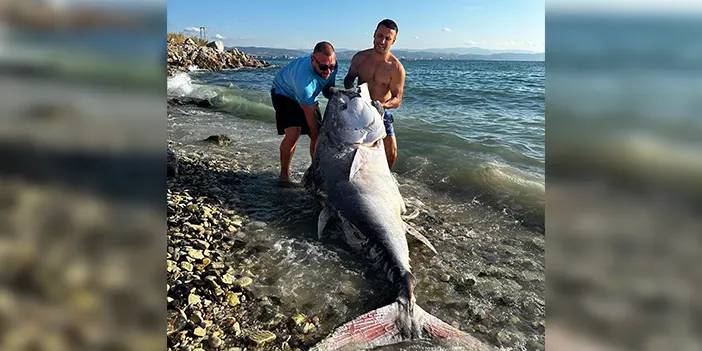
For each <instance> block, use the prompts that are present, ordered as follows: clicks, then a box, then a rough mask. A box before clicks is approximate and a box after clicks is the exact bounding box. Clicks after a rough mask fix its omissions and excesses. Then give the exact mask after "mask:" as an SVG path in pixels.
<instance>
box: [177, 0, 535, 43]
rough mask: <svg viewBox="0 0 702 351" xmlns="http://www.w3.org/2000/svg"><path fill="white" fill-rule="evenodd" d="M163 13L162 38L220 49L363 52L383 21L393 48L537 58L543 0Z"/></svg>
mask: <svg viewBox="0 0 702 351" xmlns="http://www.w3.org/2000/svg"><path fill="white" fill-rule="evenodd" d="M166 6H167V13H168V20H167V23H168V32H178V33H183V32H184V31H185V33H186V34H187V33H192V32H188V29H197V28H199V27H200V26H205V27H207V34H208V39H210V40H214V39H215V38H218V39H221V40H223V41H224V44H225V45H226V46H265V47H275V48H288V49H310V48H312V47H313V46H314V44H315V43H317V42H319V41H322V40H326V41H329V42H331V43H332V44H334V46H335V47H336V48H337V49H364V48H369V47H371V46H372V40H373V38H372V36H373V31H374V30H375V27H376V25H377V24H378V22H379V21H380V20H382V19H384V18H390V19H392V20H394V21H395V22H397V24H398V27H399V33H398V37H397V40H396V42H395V45H394V47H393V48H395V49H428V48H455V47H481V48H485V49H495V50H525V51H532V52H543V51H544V13H545V10H544V1H543V0H540V1H537V0H436V1H400V0H385V1H378V0H375V1H371V0H346V1H338V0H335V1H285V0H268V1H231V0H230V1H224V0H208V1H189V0H168V1H166ZM194 34H197V32H194Z"/></svg>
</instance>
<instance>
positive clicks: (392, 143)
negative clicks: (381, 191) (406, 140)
mask: <svg viewBox="0 0 702 351" xmlns="http://www.w3.org/2000/svg"><path fill="white" fill-rule="evenodd" d="M383 144H384V146H385V158H387V160H388V166H389V167H390V169H392V166H394V165H395V161H396V160H397V139H396V138H395V136H394V135H391V136H387V137H385V139H383Z"/></svg>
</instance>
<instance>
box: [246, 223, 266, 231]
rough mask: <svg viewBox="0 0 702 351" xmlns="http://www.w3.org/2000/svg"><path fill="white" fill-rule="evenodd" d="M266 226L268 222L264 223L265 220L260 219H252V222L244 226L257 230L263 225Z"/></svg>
mask: <svg viewBox="0 0 702 351" xmlns="http://www.w3.org/2000/svg"><path fill="white" fill-rule="evenodd" d="M267 226H268V224H266V222H262V221H253V222H251V223H249V225H248V226H246V228H247V229H248V230H259V229H263V228H265V227H267Z"/></svg>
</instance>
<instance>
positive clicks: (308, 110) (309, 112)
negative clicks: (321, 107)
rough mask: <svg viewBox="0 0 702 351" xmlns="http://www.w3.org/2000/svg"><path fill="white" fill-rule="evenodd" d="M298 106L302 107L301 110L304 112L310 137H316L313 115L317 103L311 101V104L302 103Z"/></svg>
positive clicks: (315, 122)
mask: <svg viewBox="0 0 702 351" xmlns="http://www.w3.org/2000/svg"><path fill="white" fill-rule="evenodd" d="M300 107H302V111H303V112H304V113H305V120H306V121H307V126H308V127H310V137H315V138H316V137H317V119H316V117H315V116H314V111H315V110H316V109H317V103H316V102H315V103H313V104H312V105H303V104H300Z"/></svg>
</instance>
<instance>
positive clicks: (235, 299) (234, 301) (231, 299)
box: [227, 291, 241, 307]
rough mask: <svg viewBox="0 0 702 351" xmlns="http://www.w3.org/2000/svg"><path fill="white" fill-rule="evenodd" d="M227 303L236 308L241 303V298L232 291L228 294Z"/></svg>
mask: <svg viewBox="0 0 702 351" xmlns="http://www.w3.org/2000/svg"><path fill="white" fill-rule="evenodd" d="M227 303H229V306H232V307H234V306H236V305H238V304H239V303H241V301H239V296H238V295H237V294H235V293H233V292H231V291H230V292H228V293H227Z"/></svg>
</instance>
